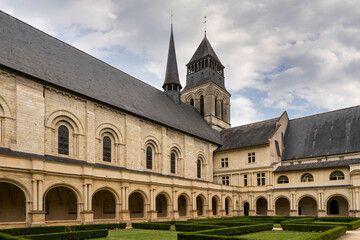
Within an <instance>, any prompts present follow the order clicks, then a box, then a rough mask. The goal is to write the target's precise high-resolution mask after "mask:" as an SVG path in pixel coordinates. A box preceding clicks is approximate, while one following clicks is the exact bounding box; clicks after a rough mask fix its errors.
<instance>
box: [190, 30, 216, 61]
mask: <svg viewBox="0 0 360 240" xmlns="http://www.w3.org/2000/svg"><path fill="white" fill-rule="evenodd" d="M206 56H211V57H212V58H214V59H215V60H216V61H217V62H218V63H219V64H220V65H221V66H222V63H221V61H220V59H219V58H218V56H217V55H216V53H215V51H214V49H213V48H212V46H211V44H210V42H209V40H208V39H207V37H206V32H205V36H204V38H203V40H202V41H201V43H200V45H199V47H198V48H197V49H196V51H195V53H194V55H193V56H192V58H191V59H190V61H189V63H188V64H187V65H189V64H190V63H193V62H195V61H197V60H200V59H201V58H204V57H206Z"/></svg>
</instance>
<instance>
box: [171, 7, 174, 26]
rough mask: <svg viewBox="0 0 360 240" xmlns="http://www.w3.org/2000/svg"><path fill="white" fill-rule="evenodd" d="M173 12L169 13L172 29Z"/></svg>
mask: <svg viewBox="0 0 360 240" xmlns="http://www.w3.org/2000/svg"><path fill="white" fill-rule="evenodd" d="M173 16H174V15H173V11H171V27H172V25H173Z"/></svg>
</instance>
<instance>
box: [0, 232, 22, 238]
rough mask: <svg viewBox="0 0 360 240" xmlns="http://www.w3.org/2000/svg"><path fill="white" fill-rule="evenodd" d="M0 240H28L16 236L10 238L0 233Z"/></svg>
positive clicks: (8, 235)
mask: <svg viewBox="0 0 360 240" xmlns="http://www.w3.org/2000/svg"><path fill="white" fill-rule="evenodd" d="M0 240H29V239H28V238H23V237H18V236H12V235H10V234H7V233H2V232H0Z"/></svg>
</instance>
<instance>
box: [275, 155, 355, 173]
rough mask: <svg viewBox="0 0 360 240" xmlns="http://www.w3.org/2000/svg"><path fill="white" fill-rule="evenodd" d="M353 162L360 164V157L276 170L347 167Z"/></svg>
mask: <svg viewBox="0 0 360 240" xmlns="http://www.w3.org/2000/svg"><path fill="white" fill-rule="evenodd" d="M351 164H360V158H354V159H346V160H336V161H327V162H316V163H304V164H302V163H301V164H294V165H287V166H280V167H278V168H276V169H275V170H274V172H288V171H300V170H311V169H321V168H338V167H347V166H349V165H351Z"/></svg>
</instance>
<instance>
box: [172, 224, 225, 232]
mask: <svg viewBox="0 0 360 240" xmlns="http://www.w3.org/2000/svg"><path fill="white" fill-rule="evenodd" d="M226 227H227V226H225V225H210V224H200V223H199V224H192V223H175V229H176V231H178V232H197V231H202V230H208V229H215V228H226Z"/></svg>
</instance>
